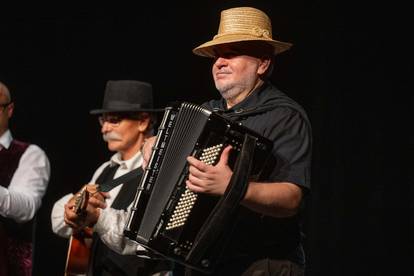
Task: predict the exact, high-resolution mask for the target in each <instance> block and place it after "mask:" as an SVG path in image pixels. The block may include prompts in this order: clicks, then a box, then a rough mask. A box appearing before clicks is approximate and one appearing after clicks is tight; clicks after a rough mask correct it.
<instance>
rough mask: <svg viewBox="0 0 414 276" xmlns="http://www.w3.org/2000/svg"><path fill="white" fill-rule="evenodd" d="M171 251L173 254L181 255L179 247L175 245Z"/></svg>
mask: <svg viewBox="0 0 414 276" xmlns="http://www.w3.org/2000/svg"><path fill="white" fill-rule="evenodd" d="M173 252H174V254H175V255H181V248H179V247H176V248H174V250H173Z"/></svg>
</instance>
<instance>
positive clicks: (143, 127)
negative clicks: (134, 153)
mask: <svg viewBox="0 0 414 276" xmlns="http://www.w3.org/2000/svg"><path fill="white" fill-rule="evenodd" d="M149 124H150V117H146V118H144V119H141V120H139V125H138V130H139V131H140V132H145V131H147V129H148V127H149Z"/></svg>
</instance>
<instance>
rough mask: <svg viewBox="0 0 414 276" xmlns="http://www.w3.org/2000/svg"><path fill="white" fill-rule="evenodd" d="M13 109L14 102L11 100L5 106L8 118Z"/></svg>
mask: <svg viewBox="0 0 414 276" xmlns="http://www.w3.org/2000/svg"><path fill="white" fill-rule="evenodd" d="M13 110H14V103H13V102H12V103H10V104H9V105H8V106H7V116H8V117H9V119H10V118H11V116H12V115H13Z"/></svg>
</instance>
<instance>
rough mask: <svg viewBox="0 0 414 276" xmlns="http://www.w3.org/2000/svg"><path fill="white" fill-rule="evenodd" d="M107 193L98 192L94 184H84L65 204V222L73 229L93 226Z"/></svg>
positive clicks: (97, 187) (104, 205)
mask: <svg viewBox="0 0 414 276" xmlns="http://www.w3.org/2000/svg"><path fill="white" fill-rule="evenodd" d="M108 197H109V194H108V193H104V192H100V191H99V186H98V185H96V184H87V185H85V186H84V187H83V188H82V189H81V190H80V191H79V192H78V193H76V194H75V195H74V196H73V197H72V198H71V199H70V200H69V201H68V203H66V205H65V223H66V224H67V225H69V226H70V227H71V228H73V229H74V231H75V232H76V231H80V230H82V229H83V228H85V227H93V226H94V225H95V223H96V222H97V221H98V218H99V215H100V210H101V209H104V208H106V203H105V199H106V198H108Z"/></svg>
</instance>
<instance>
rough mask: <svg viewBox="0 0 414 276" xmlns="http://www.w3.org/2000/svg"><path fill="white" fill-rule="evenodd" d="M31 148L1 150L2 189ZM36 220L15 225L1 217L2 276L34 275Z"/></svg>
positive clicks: (17, 144)
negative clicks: (24, 154) (34, 227)
mask: <svg viewBox="0 0 414 276" xmlns="http://www.w3.org/2000/svg"><path fill="white" fill-rule="evenodd" d="M28 147H29V144H27V143H24V142H20V141H16V140H13V141H12V142H11V144H10V147H9V148H8V149H6V148H3V149H2V150H0V185H1V186H3V187H5V188H7V187H9V185H10V182H11V180H12V178H13V175H14V173H15V171H16V170H17V167H18V166H19V162H20V158H21V157H22V155H23V153H24V152H25V151H26V149H27V148H28ZM32 235H33V220H31V221H29V222H26V223H16V222H15V221H14V220H12V219H8V218H4V217H1V216H0V236H1V237H0V239H1V241H0V242H1V252H0V266H1V267H2V268H1V270H0V275H1V274H2V273H6V274H4V275H16V276H26V275H31V270H32Z"/></svg>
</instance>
